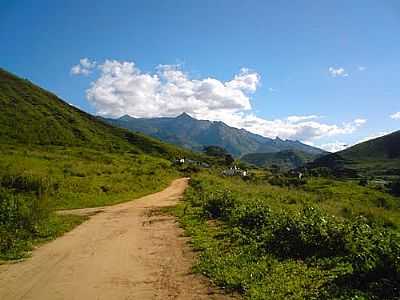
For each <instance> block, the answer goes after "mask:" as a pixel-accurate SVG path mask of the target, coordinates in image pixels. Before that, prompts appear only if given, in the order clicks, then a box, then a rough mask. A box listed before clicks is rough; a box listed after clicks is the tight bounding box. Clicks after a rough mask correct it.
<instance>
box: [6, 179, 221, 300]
mask: <svg viewBox="0 0 400 300" xmlns="http://www.w3.org/2000/svg"><path fill="white" fill-rule="evenodd" d="M186 186H187V179H178V180H175V181H174V182H173V183H172V184H171V185H170V186H169V187H168V188H167V189H165V190H163V191H162V192H159V193H156V194H152V195H149V196H146V197H143V198H140V199H138V200H134V201H131V202H126V203H123V204H119V205H115V206H110V207H105V208H101V209H100V210H99V209H95V210H93V209H82V210H78V211H77V213H81V214H86V213H93V212H99V211H100V212H99V213H97V214H96V215H94V216H92V217H91V218H90V220H88V221H87V222H85V223H83V224H82V225H80V226H78V227H77V228H75V229H74V230H72V231H71V232H69V233H67V234H65V235H64V236H62V237H60V238H58V239H57V240H55V241H52V242H50V243H48V244H45V245H43V246H42V247H39V248H38V249H36V250H35V251H34V252H33V255H32V257H31V258H29V259H27V260H25V261H23V262H20V263H15V264H5V265H0V299H1V300H3V299H5V300H8V299H40V300H46V299H51V300H56V299H68V300H72V299H77V300H82V299H84V300H88V299H107V300H109V299H139V300H142V299H143V300H144V299H227V297H226V296H224V295H220V294H219V293H216V292H215V290H212V289H211V288H210V286H209V285H208V283H207V281H206V280H205V279H203V278H201V277H199V276H197V275H193V274H191V273H190V267H191V264H192V254H191V252H190V249H189V248H188V246H187V245H186V244H185V238H184V237H182V230H181V229H179V228H178V226H177V224H176V223H175V221H174V218H172V217H169V216H164V215H160V214H152V213H151V212H152V211H153V210H154V209H156V208H158V207H163V206H168V205H173V204H175V203H176V201H177V199H179V197H180V196H181V195H182V193H183V191H184V190H185V188H186Z"/></svg>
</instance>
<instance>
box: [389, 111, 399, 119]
mask: <svg viewBox="0 0 400 300" xmlns="http://www.w3.org/2000/svg"><path fill="white" fill-rule="evenodd" d="M390 118H392V119H393V120H400V111H398V112H396V113H394V114H392V115H390Z"/></svg>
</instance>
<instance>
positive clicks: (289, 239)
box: [175, 172, 400, 299]
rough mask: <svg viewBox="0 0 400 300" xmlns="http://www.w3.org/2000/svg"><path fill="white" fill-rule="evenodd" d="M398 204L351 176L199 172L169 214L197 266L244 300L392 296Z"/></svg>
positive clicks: (397, 271) (396, 280)
mask: <svg viewBox="0 0 400 300" xmlns="http://www.w3.org/2000/svg"><path fill="white" fill-rule="evenodd" d="M378 199H379V200H378ZM385 203H386V204H385ZM382 204H384V205H382ZM398 205H399V199H398V198H395V197H392V196H390V195H388V194H387V193H385V192H383V191H379V190H376V189H375V188H371V187H363V186H359V185H358V184H357V183H356V182H351V181H336V180H332V179H323V178H311V179H309V180H308V181H307V183H305V184H303V185H300V186H298V187H280V186H273V185H270V184H269V183H268V181H267V180H261V179H259V178H258V179H256V180H249V181H243V180H242V179H240V178H222V177H220V176H218V175H215V174H212V173H211V172H209V173H206V172H203V173H200V174H197V175H195V176H193V178H192V180H191V186H190V188H189V189H188V190H187V192H186V195H185V201H184V202H182V203H181V204H179V205H178V206H177V208H176V209H175V214H176V215H177V216H178V217H179V220H180V222H181V224H182V226H183V227H184V229H185V231H186V233H187V234H188V235H189V236H191V237H192V244H193V247H194V248H195V249H196V250H198V251H199V253H200V256H199V261H198V264H197V265H196V266H195V270H196V271H197V272H199V273H202V274H204V275H206V276H208V277H209V278H210V279H211V280H212V281H213V282H215V283H216V284H217V285H219V286H221V287H223V288H225V289H227V290H230V291H237V292H239V293H241V294H242V295H243V296H244V298H246V299H397V298H398V297H399V296H400V260H399V257H400V236H399V234H398V226H399V215H400V211H399V209H398ZM349 207H350V208H351V209H350V208H349Z"/></svg>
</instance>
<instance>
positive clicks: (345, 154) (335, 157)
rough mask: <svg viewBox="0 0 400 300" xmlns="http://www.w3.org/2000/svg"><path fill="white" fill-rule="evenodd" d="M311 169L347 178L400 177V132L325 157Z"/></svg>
mask: <svg viewBox="0 0 400 300" xmlns="http://www.w3.org/2000/svg"><path fill="white" fill-rule="evenodd" d="M309 167H310V168H320V167H326V168H329V169H331V170H333V171H334V172H335V173H336V174H338V175H346V176H347V175H350V176H354V175H357V174H358V175H364V176H365V175H367V176H389V177H391V176H400V131H396V132H393V133H391V134H388V135H385V136H382V137H379V138H376V139H373V140H369V141H366V142H363V143H360V144H357V145H355V146H353V147H350V148H348V149H345V150H343V151H340V152H336V153H333V154H329V155H326V156H323V157H321V158H319V159H316V160H315V161H314V162H313V163H311V164H309Z"/></svg>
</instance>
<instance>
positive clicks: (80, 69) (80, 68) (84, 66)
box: [71, 58, 97, 76]
mask: <svg viewBox="0 0 400 300" xmlns="http://www.w3.org/2000/svg"><path fill="white" fill-rule="evenodd" d="M96 64H97V63H96V62H95V61H90V60H89V59H88V58H82V59H80V60H79V64H77V65H75V66H73V67H72V68H71V74H72V75H85V76H87V75H89V74H90V73H91V72H92V70H93V69H94V68H95V67H96Z"/></svg>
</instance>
